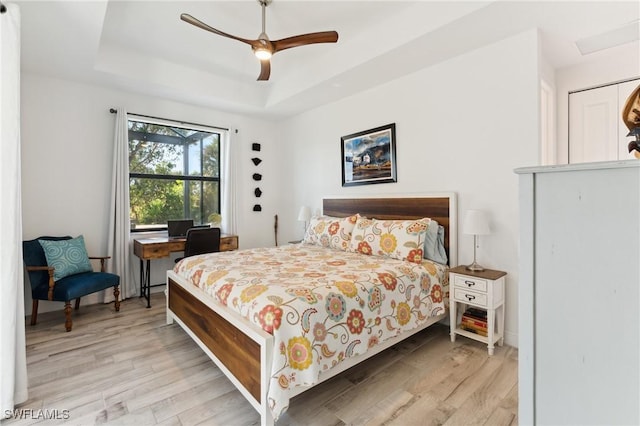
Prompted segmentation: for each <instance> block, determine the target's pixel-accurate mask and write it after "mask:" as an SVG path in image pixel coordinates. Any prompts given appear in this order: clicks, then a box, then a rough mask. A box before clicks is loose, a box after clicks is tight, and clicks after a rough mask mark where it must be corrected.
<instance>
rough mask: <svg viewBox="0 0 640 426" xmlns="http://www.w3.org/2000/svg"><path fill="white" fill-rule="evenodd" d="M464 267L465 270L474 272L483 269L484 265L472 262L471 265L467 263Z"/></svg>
mask: <svg viewBox="0 0 640 426" xmlns="http://www.w3.org/2000/svg"><path fill="white" fill-rule="evenodd" d="M466 269H467V271H474V272H482V271H484V267H483V266H481V265H479V264H478V262H473V263H472V264H471V265H467V267H466Z"/></svg>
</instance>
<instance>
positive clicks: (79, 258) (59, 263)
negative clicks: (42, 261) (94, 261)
mask: <svg viewBox="0 0 640 426" xmlns="http://www.w3.org/2000/svg"><path fill="white" fill-rule="evenodd" d="M38 242H39V243H40V245H41V246H42V250H44V256H45V257H46V258H47V264H48V265H49V266H52V267H54V268H55V270H54V271H53V279H54V280H55V281H58V280H60V279H62V278H64V277H68V276H69V275H75V274H79V273H81V272H91V271H93V267H92V266H91V262H90V261H89V255H88V254H87V249H86V247H85V245H84V237H83V236H82V235H80V236H79V237H76V238H71V239H68V240H57V241H49V240H38Z"/></svg>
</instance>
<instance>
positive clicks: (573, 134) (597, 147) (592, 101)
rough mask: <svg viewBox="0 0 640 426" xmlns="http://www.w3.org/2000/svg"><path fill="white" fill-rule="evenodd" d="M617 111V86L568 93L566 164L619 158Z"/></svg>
mask: <svg viewBox="0 0 640 426" xmlns="http://www.w3.org/2000/svg"><path fill="white" fill-rule="evenodd" d="M623 102H624V101H623ZM620 111H621V110H620V109H619V107H618V88H617V86H616V85H611V86H605V87H599V88H597V89H589V90H584V91H581V92H575V93H570V94H569V163H571V164H574V163H588V162H593V161H614V160H617V159H618V150H619V148H618V126H619V122H622V119H621V118H618V117H619V116H620ZM625 158H626V157H625Z"/></svg>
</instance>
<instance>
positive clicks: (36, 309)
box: [31, 299, 38, 325]
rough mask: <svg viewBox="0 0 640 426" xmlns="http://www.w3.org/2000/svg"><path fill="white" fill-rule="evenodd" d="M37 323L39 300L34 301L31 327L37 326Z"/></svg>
mask: <svg viewBox="0 0 640 426" xmlns="http://www.w3.org/2000/svg"><path fill="white" fill-rule="evenodd" d="M36 321H38V299H34V300H33V304H32V305H31V325H36Z"/></svg>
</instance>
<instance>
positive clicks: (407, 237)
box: [349, 218, 431, 263]
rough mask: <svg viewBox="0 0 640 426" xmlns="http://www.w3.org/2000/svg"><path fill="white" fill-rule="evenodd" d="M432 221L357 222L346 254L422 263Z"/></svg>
mask: <svg viewBox="0 0 640 426" xmlns="http://www.w3.org/2000/svg"><path fill="white" fill-rule="evenodd" d="M429 222H431V219H429V218H423V219H418V220H378V219H367V218H360V219H358V222H357V223H356V226H355V228H354V229H353V232H352V235H351V242H350V244H349V251H353V252H356V253H362V254H367V255H374V256H386V257H391V258H393V259H399V260H407V261H409V262H414V263H422V256H423V250H424V240H425V235H426V231H427V228H428V227H429Z"/></svg>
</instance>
